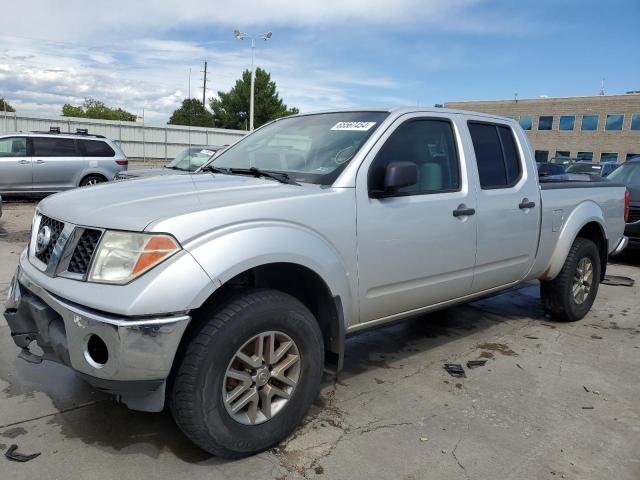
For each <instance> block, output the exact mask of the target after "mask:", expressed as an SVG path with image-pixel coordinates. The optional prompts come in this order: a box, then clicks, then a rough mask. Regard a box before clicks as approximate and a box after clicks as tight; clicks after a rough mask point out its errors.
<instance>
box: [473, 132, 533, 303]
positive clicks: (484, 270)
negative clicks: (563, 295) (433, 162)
mask: <svg viewBox="0 0 640 480" xmlns="http://www.w3.org/2000/svg"><path fill="white" fill-rule="evenodd" d="M468 125H469V133H470V134H471V140H472V143H473V149H474V152H475V158H476V164H477V168H478V178H479V182H480V185H479V187H480V189H479V193H478V212H477V215H476V216H477V220H476V221H477V223H478V254H477V260H476V270H475V272H474V279H473V289H472V290H473V292H474V293H475V292H482V291H484V290H487V289H491V288H495V287H500V286H503V285H508V284H510V283H513V282H517V281H519V280H521V279H522V278H523V277H524V276H525V275H526V274H527V272H528V271H529V269H530V268H531V265H532V264H533V261H534V259H535V255H536V248H537V245H538V235H539V228H540V227H539V222H540V204H539V203H540V202H539V196H540V193H539V191H538V183H537V181H536V179H535V177H532V176H531V173H530V172H535V166H533V165H530V166H529V168H527V166H526V165H525V164H524V160H523V159H524V158H526V157H525V156H524V152H523V151H522V149H521V148H520V147H521V146H522V147H523V148H528V147H527V144H526V143H521V142H518V141H517V137H516V133H515V132H514V131H513V130H512V128H511V127H510V126H509V125H507V124H500V123H486V122H474V121H470V122H469V123H468Z"/></svg>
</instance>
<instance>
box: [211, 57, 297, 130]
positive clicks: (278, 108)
mask: <svg viewBox="0 0 640 480" xmlns="http://www.w3.org/2000/svg"><path fill="white" fill-rule="evenodd" d="M250 91H251V72H250V71H249V70H245V71H244V72H242V78H239V79H238V80H237V81H236V84H235V86H234V87H233V88H232V89H231V90H229V91H228V92H218V98H212V99H211V100H210V101H209V103H210V106H211V110H213V117H214V122H215V126H216V127H221V128H235V129H238V130H245V129H246V128H247V127H248V125H249V97H250ZM254 103H255V104H254V120H253V123H254V126H255V127H256V128H257V127H259V126H260V125H264V124H265V123H267V122H270V121H271V120H275V119H276V118H280V117H286V116H288V115H293V114H296V113H298V112H299V110H298V109H297V108H295V107H293V108H288V107H287V106H286V105H285V104H284V103H283V102H282V99H281V98H280V96H279V95H278V91H277V90H276V82H274V81H272V80H271V75H270V74H269V73H267V72H266V71H264V70H262V69H261V68H258V69H256V83H255V100H254Z"/></svg>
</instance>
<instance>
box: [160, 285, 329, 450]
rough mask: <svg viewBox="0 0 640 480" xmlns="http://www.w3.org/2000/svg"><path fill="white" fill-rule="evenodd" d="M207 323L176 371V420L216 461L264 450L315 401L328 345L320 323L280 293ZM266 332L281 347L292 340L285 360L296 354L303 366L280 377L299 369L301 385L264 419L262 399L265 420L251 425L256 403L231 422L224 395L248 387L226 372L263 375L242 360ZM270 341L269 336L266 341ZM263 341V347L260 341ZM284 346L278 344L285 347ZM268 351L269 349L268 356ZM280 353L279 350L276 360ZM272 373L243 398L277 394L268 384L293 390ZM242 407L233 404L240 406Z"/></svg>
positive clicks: (246, 296)
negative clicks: (269, 393)
mask: <svg viewBox="0 0 640 480" xmlns="http://www.w3.org/2000/svg"><path fill="white" fill-rule="evenodd" d="M206 317H207V318H205V319H204V321H203V323H202V327H201V329H200V330H199V331H198V332H197V333H194V334H193V335H192V336H191V338H190V340H189V343H188V344H187V346H186V349H185V350H184V355H183V357H182V359H181V360H180V363H179V364H178V365H177V368H176V370H175V376H174V378H173V384H172V387H171V391H170V398H169V404H170V408H171V412H172V414H173V417H174V419H175V421H176V423H177V424H178V426H179V427H180V429H181V430H182V431H183V432H184V433H185V434H186V436H187V437H189V439H190V440H191V441H193V442H194V443H195V444H196V445H198V446H199V447H200V448H202V449H203V450H205V451H207V452H209V453H212V454H213V455H216V456H220V457H225V458H240V457H244V456H247V455H252V454H255V453H258V452H261V451H263V450H266V449H267V448H269V447H272V446H274V445H276V444H277V443H279V442H281V441H282V440H283V439H284V438H286V437H287V436H288V435H289V434H290V433H291V432H293V430H294V429H295V428H296V427H297V426H298V424H299V423H300V422H301V421H302V418H303V417H304V415H305V414H306V413H307V411H308V409H309V407H310V406H311V404H312V403H313V401H314V400H315V398H316V397H317V395H318V392H319V389H320V380H321V378H322V372H323V368H324V344H323V338H322V332H321V331H320V328H319V326H318V323H317V321H316V319H315V318H314V316H313V315H312V314H311V312H310V311H309V310H308V309H307V308H306V307H305V306H304V305H303V304H302V303H301V302H299V301H298V300H297V299H296V298H294V297H292V296H291V295H288V294H286V293H283V292H280V291H276V290H250V291H248V292H244V293H242V294H240V295H239V296H236V297H233V298H231V299H229V300H227V301H226V302H225V303H224V304H223V305H221V306H220V307H219V308H217V309H215V310H214V311H213V312H211V313H209V314H208V315H206ZM265 332H268V334H272V333H273V334H274V335H276V333H274V332H279V333H278V334H279V335H280V336H281V337H278V338H277V339H276V342H284V339H285V337H288V338H289V339H290V340H292V341H293V342H294V343H293V346H291V347H290V348H289V350H288V351H287V354H286V357H285V359H286V358H289V357H292V356H293V357H295V353H296V352H297V353H298V360H297V362H296V364H294V366H293V367H290V368H289V369H288V370H286V371H285V373H283V374H286V375H288V376H289V377H292V376H294V375H293V374H292V373H291V372H294V373H295V371H294V370H295V369H297V374H298V376H297V383H296V385H295V387H293V390H292V391H290V398H289V399H288V400H287V401H286V402H285V403H284V405H282V398H279V397H277V396H273V397H272V400H273V402H270V403H269V404H270V405H275V403H276V402H280V404H279V405H280V406H279V408H280V409H279V410H278V411H276V412H275V413H274V414H273V415H272V416H271V418H269V419H267V420H265V419H264V418H263V417H264V415H263V414H262V412H263V409H265V401H264V400H263V398H262V397H260V401H259V404H260V407H259V410H258V415H260V418H257V420H256V423H255V424H250V423H247V422H250V421H251V412H250V410H251V406H252V405H254V403H253V402H250V403H249V404H248V405H247V407H246V413H245V408H244V407H243V408H241V409H240V413H237V414H236V416H235V417H234V416H232V413H231V411H230V410H229V408H230V407H231V406H233V405H234V404H233V403H231V404H229V406H227V405H225V401H224V399H223V396H224V395H227V396H232V395H231V393H230V392H233V391H234V389H235V388H240V387H241V386H242V387H246V385H244V383H243V382H240V381H239V380H236V377H233V378H232V377H229V376H228V375H227V373H228V368H229V369H231V368H234V372H238V371H241V373H242V374H243V375H246V373H245V371H244V370H242V369H243V368H244V369H245V370H250V371H251V372H253V373H252V374H255V373H256V372H260V370H256V371H254V370H252V369H251V368H249V367H248V365H247V364H245V363H241V362H238V357H237V354H238V350H239V349H243V348H244V349H245V350H243V351H244V352H247V350H246V348H252V349H253V348H255V347H256V345H258V342H257V341H255V342H253V341H251V340H252V339H253V338H254V337H255V336H256V335H261V334H264V333H265ZM265 338H269V337H268V335H267V336H265ZM260 339H261V340H260V344H262V337H260ZM250 341H251V342H250ZM276 344H277V343H276ZM283 344H284V343H279V345H280V347H281V348H282V345H283ZM247 345H248V346H247ZM267 350H268V349H267V347H265V352H266V351H267ZM278 351H280V350H278V349H276V354H277V352H278ZM292 352H293V354H292ZM248 354H249V353H247V355H248ZM267 357H268V355H265V358H267ZM272 357H273V358H275V357H277V355H272ZM266 363H269V362H266ZM261 368H264V367H261ZM276 368H277V367H275V368H274V370H273V372H275V370H276ZM263 371H264V370H263ZM273 372H272V374H271V375H272V377H271V378H269V380H268V383H267V385H264V386H262V387H261V386H260V384H259V382H260V379H257V380H255V381H252V382H253V383H252V385H251V387H250V388H248V389H247V390H245V391H244V392H243V393H242V395H239V397H238V398H240V399H242V398H243V397H244V395H249V394H250V395H253V394H254V393H255V392H254V391H253V390H252V389H254V388H255V389H256V390H259V389H260V388H261V389H262V390H260V391H261V392H264V391H267V387H268V386H269V387H268V388H269V389H270V388H272V387H271V385H275V386H276V387H277V388H280V387H281V391H284V390H285V389H287V388H290V387H289V386H288V385H286V384H284V383H281V382H279V381H278V380H277V379H275V377H274V375H275V374H274V373H273ZM267 376H268V375H267ZM281 376H282V375H281ZM281 376H280V377H281ZM254 378H255V377H254ZM290 381H291V380H289V382H290ZM234 382H235V383H234ZM223 389H224V390H223ZM268 391H272V390H268ZM260 395H262V393H261V394H260ZM227 398H228V397H227ZM254 398H255V397H254ZM237 402H238V403H236V404H235V405H236V406H237V405H238V404H239V403H240V402H239V401H237ZM257 404H258V402H257V401H256V402H255V405H257ZM258 420H259V422H258ZM243 422H244V423H243Z"/></svg>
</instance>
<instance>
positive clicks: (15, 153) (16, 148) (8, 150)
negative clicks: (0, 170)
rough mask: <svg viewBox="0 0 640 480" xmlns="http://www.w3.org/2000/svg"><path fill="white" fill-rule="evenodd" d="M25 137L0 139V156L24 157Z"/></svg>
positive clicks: (25, 152)
mask: <svg viewBox="0 0 640 480" xmlns="http://www.w3.org/2000/svg"><path fill="white" fill-rule="evenodd" d="M26 156H27V139H26V137H14V138H2V139H0V157H26Z"/></svg>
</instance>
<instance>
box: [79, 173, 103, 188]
mask: <svg viewBox="0 0 640 480" xmlns="http://www.w3.org/2000/svg"><path fill="white" fill-rule="evenodd" d="M106 181H107V179H106V178H104V177H103V176H102V175H87V176H86V177H84V178H83V179H82V180H81V181H80V186H81V187H86V186H87V185H96V184H98V183H104V182H106Z"/></svg>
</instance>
